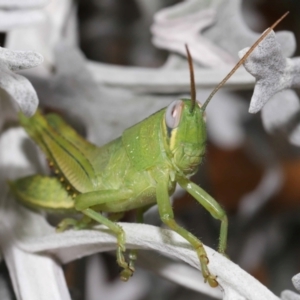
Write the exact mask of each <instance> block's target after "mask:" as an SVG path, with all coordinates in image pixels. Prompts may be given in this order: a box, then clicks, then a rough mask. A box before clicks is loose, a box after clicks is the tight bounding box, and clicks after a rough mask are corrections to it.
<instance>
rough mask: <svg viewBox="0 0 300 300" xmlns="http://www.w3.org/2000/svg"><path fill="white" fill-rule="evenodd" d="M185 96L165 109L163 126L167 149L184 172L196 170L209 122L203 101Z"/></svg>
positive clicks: (202, 152) (177, 167) (178, 167)
mask: <svg viewBox="0 0 300 300" xmlns="http://www.w3.org/2000/svg"><path fill="white" fill-rule="evenodd" d="M197 104H198V105H194V103H193V101H192V100H189V99H182V100H177V101H174V102H172V103H171V104H170V105H169V106H168V107H167V109H166V113H165V118H164V122H163V123H164V126H165V130H166V133H167V136H168V138H167V142H166V144H165V147H167V149H166V150H167V152H169V153H170V154H171V161H172V164H173V165H174V167H175V168H176V169H177V170H180V171H181V172H182V173H184V174H185V175H192V174H194V173H195V172H196V171H197V168H198V165H199V164H200V162H201V160H202V157H203V155H204V152H205V142H206V126H205V118H204V111H203V110H202V108H201V106H200V103H199V102H197Z"/></svg>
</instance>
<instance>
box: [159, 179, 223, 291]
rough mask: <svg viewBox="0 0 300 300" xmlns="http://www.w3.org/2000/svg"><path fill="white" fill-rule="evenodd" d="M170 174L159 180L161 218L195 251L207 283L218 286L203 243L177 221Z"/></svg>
mask: <svg viewBox="0 0 300 300" xmlns="http://www.w3.org/2000/svg"><path fill="white" fill-rule="evenodd" d="M168 180H169V175H168V174H161V175H160V176H159V178H158V179H157V189H156V198H157V204H158V210H159V214H160V218H161V220H162V221H163V223H165V224H166V225H167V226H169V227H170V228H171V229H173V230H174V231H175V232H177V233H178V234H180V235H181V236H182V237H183V238H185V239H186V240H187V241H188V242H189V243H190V244H191V245H192V246H193V248H194V249H195V251H196V253H197V255H198V258H199V261H200V265H201V270H202V274H203V277H204V280H205V281H208V283H209V285H210V286H211V287H216V286H218V282H217V279H216V276H214V275H212V274H210V272H209V270H208V267H207V265H208V262H209V261H208V257H207V254H206V251H205V249H204V247H203V244H202V243H201V241H200V240H199V239H198V238H197V237H195V236H194V235H193V234H192V233H190V232H189V231H187V230H186V229H184V228H182V227H181V226H179V225H178V224H177V223H176V221H175V219H174V213H173V209H172V206H171V204H170V199H169V193H168Z"/></svg>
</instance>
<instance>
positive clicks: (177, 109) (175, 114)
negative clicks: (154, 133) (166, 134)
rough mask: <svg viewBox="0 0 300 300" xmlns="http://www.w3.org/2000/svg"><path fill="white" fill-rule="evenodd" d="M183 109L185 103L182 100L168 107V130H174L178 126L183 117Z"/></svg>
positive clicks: (166, 117)
mask: <svg viewBox="0 0 300 300" xmlns="http://www.w3.org/2000/svg"><path fill="white" fill-rule="evenodd" d="M182 108H183V101H181V100H176V101H173V102H172V103H171V104H170V105H169V106H168V107H167V110H166V116H165V120H166V125H167V126H168V128H170V129H173V128H176V127H177V126H178V124H179V121H180V117H181V112H182Z"/></svg>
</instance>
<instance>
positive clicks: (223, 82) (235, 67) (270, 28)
mask: <svg viewBox="0 0 300 300" xmlns="http://www.w3.org/2000/svg"><path fill="white" fill-rule="evenodd" d="M288 14H289V11H287V12H286V13H285V14H284V15H283V16H282V17H281V18H279V19H278V20H277V21H276V22H275V23H274V24H273V25H272V26H271V27H269V28H268V29H267V30H266V31H265V32H264V33H263V34H262V35H261V36H260V37H259V39H258V40H257V41H256V42H255V43H254V44H253V45H252V46H251V47H250V49H249V50H248V51H247V52H246V53H245V55H244V56H243V57H242V58H241V59H240V60H239V62H238V63H237V64H236V65H235V66H234V67H233V69H232V70H231V71H230V72H229V73H228V74H227V75H226V77H225V78H224V79H223V80H222V81H221V82H220V83H219V84H218V85H217V86H216V87H215V89H214V90H213V91H212V92H211V94H210V95H209V96H208V98H207V99H206V101H205V103H204V104H203V105H202V110H203V111H204V110H205V108H206V107H207V105H208V103H209V102H210V100H211V99H212V97H213V96H214V95H215V93H216V92H217V91H218V90H219V89H220V88H221V87H222V86H223V85H224V84H225V83H226V81H227V80H228V79H229V78H230V77H231V76H232V74H233V73H234V72H235V71H236V70H237V69H238V68H239V67H240V66H241V64H242V63H244V62H245V60H246V59H247V58H248V57H249V55H250V54H251V53H252V52H253V50H254V49H255V48H256V47H257V45H258V44H259V43H260V42H261V41H262V40H263V39H264V38H265V37H266V36H267V35H268V34H269V33H270V32H271V31H272V30H273V29H274V27H276V26H277V25H278V23H280V22H281V21H282V20H283V19H284V18H285V17H286V16H287V15H288Z"/></svg>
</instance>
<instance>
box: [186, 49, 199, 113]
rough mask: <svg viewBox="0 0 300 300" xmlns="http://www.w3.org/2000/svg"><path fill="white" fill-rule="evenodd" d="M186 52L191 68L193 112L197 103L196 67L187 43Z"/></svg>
mask: <svg viewBox="0 0 300 300" xmlns="http://www.w3.org/2000/svg"><path fill="white" fill-rule="evenodd" d="M185 49H186V54H187V58H188V62H189V69H190V81H191V98H192V99H191V100H192V106H191V112H193V110H194V108H195V105H196V87H195V76H194V67H193V59H192V56H191V53H190V51H189V47H188V45H187V44H185Z"/></svg>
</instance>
